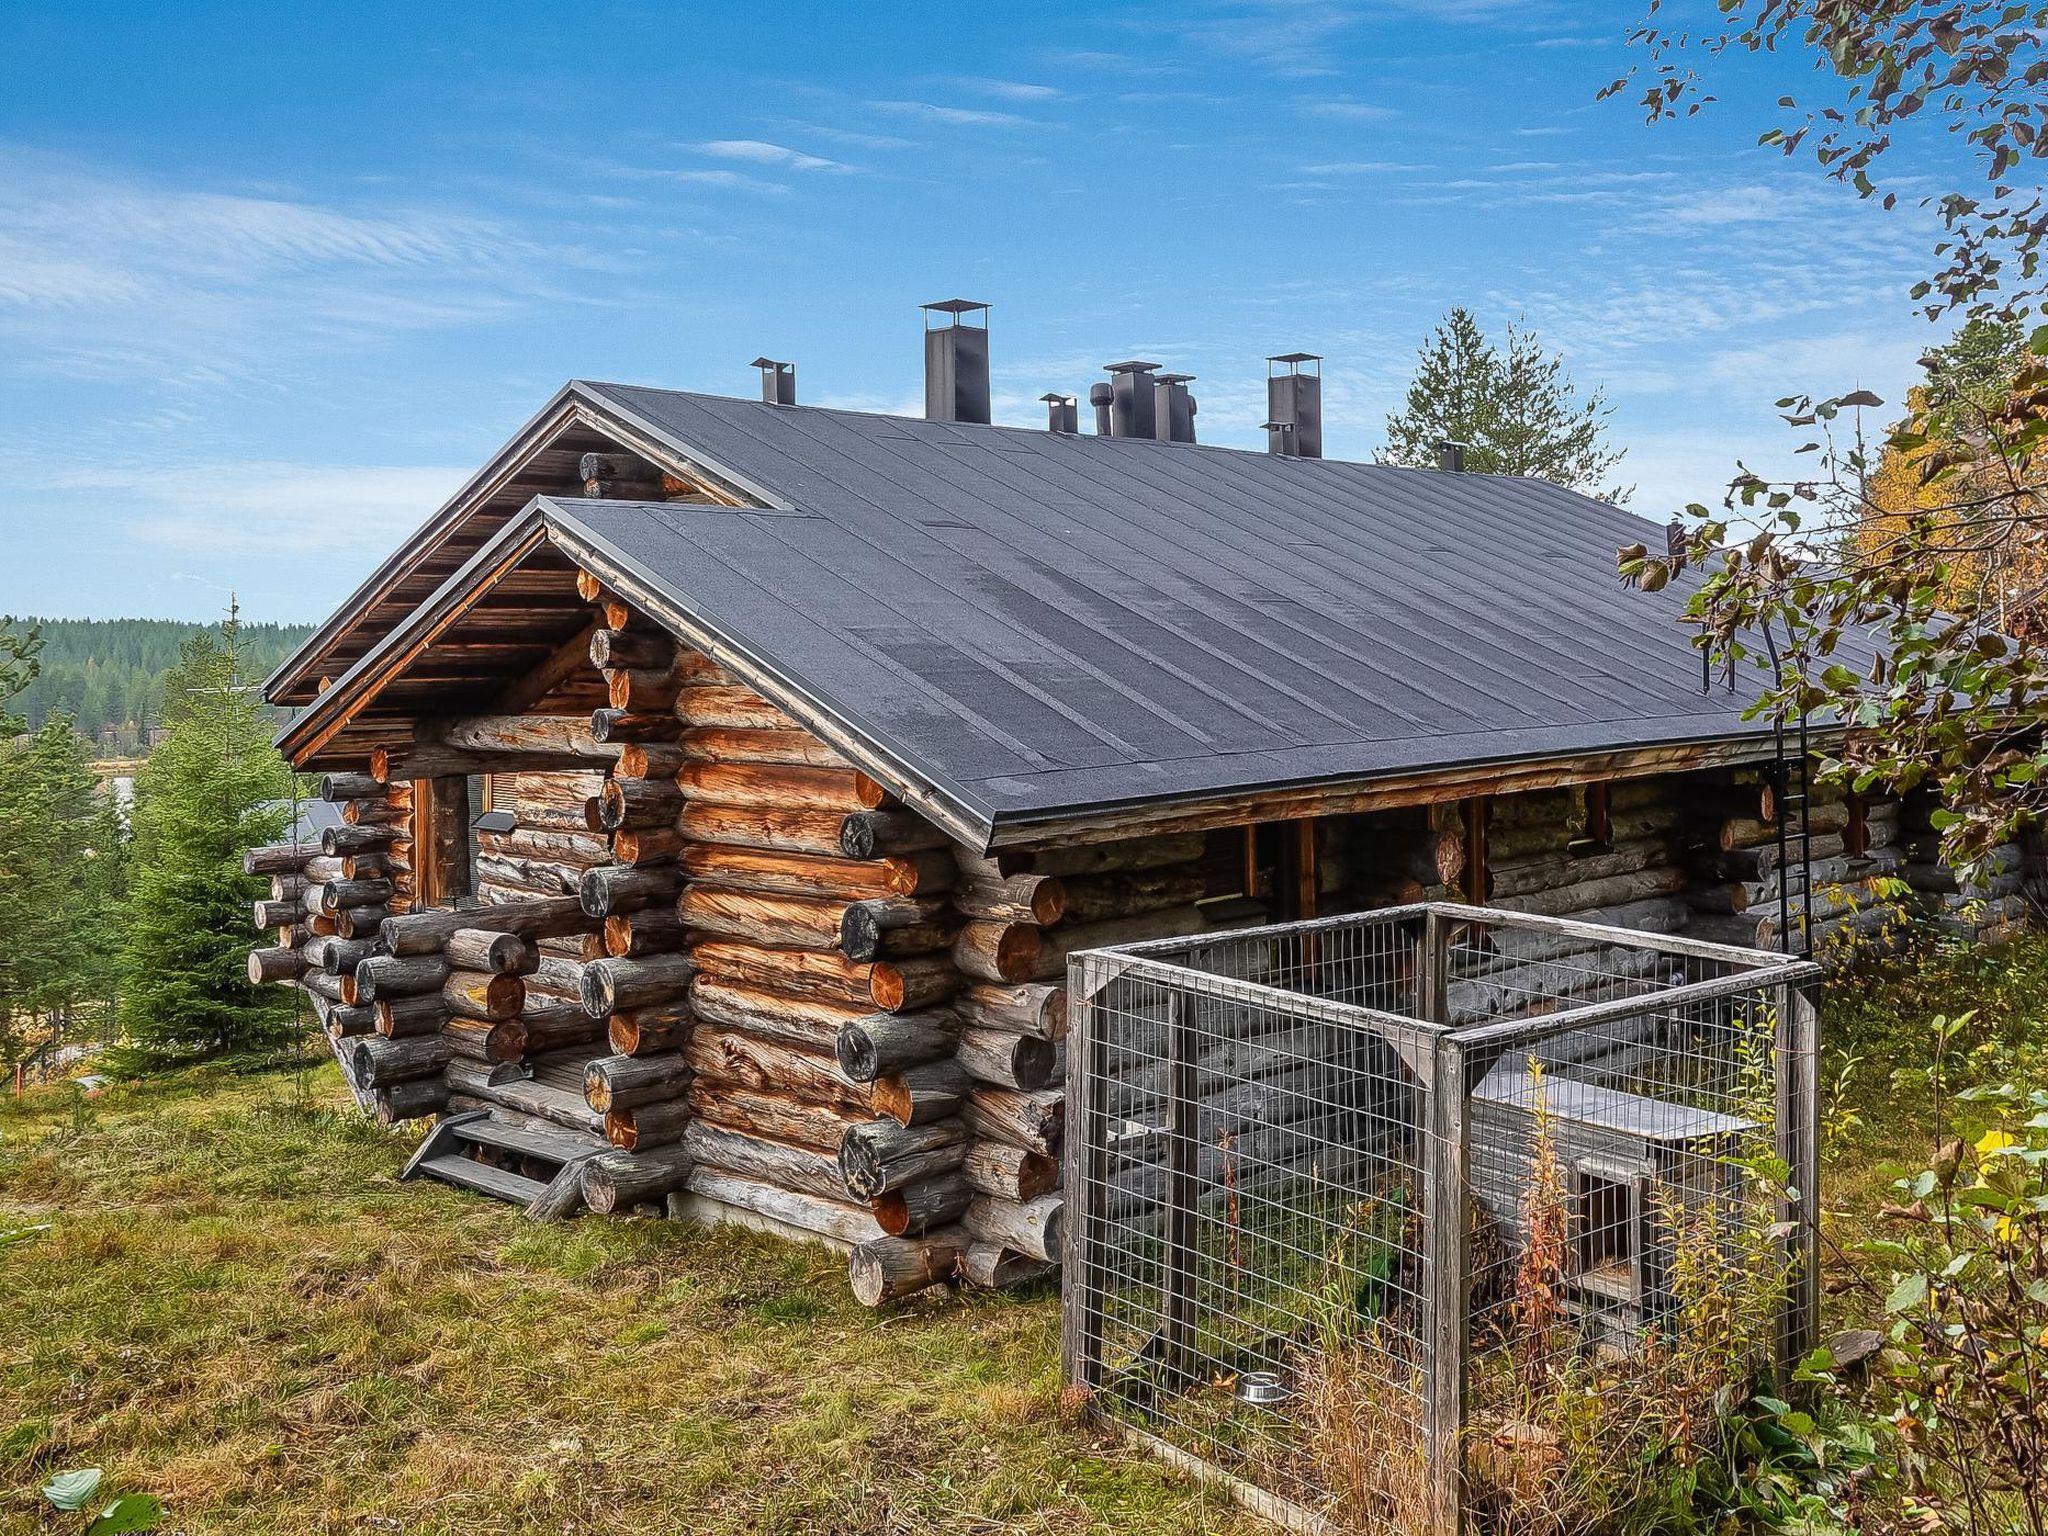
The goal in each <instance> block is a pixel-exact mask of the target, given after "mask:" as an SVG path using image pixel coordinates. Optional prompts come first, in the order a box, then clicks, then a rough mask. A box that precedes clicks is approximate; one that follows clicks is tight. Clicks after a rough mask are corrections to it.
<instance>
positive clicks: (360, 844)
mask: <svg viewBox="0 0 2048 1536" xmlns="http://www.w3.org/2000/svg"><path fill="white" fill-rule="evenodd" d="M391 842H392V832H391V829H390V828H389V827H351V826H348V825H347V824H345V823H344V824H343V825H341V826H338V827H327V828H324V829H323V830H322V831H321V833H320V851H321V852H322V853H324V854H327V855H328V856H329V857H330V858H331V857H333V856H334V855H336V854H343V853H367V852H372V851H375V850H377V849H380V848H388V847H390V846H391Z"/></svg>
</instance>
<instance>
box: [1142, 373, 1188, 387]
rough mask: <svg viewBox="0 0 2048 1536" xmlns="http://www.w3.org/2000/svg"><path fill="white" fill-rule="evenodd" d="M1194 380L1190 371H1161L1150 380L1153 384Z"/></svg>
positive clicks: (1181, 382) (1186, 382) (1185, 382)
mask: <svg viewBox="0 0 2048 1536" xmlns="http://www.w3.org/2000/svg"><path fill="white" fill-rule="evenodd" d="M1194 381H1195V376H1194V375H1193V374H1192V373H1162V374H1159V375H1158V376H1156V377H1155V378H1154V379H1153V381H1152V382H1153V383H1155V384H1192V383H1194Z"/></svg>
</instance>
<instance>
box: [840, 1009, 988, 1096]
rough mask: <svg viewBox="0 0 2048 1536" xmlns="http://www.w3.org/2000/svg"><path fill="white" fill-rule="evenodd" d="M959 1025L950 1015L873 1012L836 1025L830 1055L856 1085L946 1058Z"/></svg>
mask: <svg viewBox="0 0 2048 1536" xmlns="http://www.w3.org/2000/svg"><path fill="white" fill-rule="evenodd" d="M959 1040H960V1026H959V1024H958V1022H957V1021H956V1020H955V1019H954V1018H953V1016H952V1015H951V1014H950V1013H946V1012H943V1011H941V1012H925V1013H877V1014H870V1015H869V1016H868V1017H866V1018H863V1019H855V1020H850V1021H849V1022H847V1023H845V1024H842V1025H840V1027H839V1033H838V1036H837V1037H836V1039H835V1041H834V1046H833V1049H834V1052H835V1054H836V1056H837V1057H838V1061H839V1067H840V1070H841V1071H843V1072H844V1073H845V1074H846V1075H847V1076H848V1077H850V1078H852V1079H853V1080H854V1081H855V1082H857V1083H872V1082H873V1081H874V1080H875V1079H876V1078H878V1077H881V1076H883V1075H884V1074H885V1073H890V1072H900V1071H902V1070H904V1069H905V1068H908V1067H914V1066H917V1065H919V1064H921V1063H923V1062H927V1061H936V1060H939V1059H941V1058H944V1057H949V1056H951V1055H952V1054H953V1053H954V1050H955V1049H956V1048H957V1047H958V1045H959Z"/></svg>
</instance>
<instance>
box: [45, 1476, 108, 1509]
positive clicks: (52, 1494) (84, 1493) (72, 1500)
mask: <svg viewBox="0 0 2048 1536" xmlns="http://www.w3.org/2000/svg"><path fill="white" fill-rule="evenodd" d="M99 1491H100V1469H99V1468H98V1467H80V1468H79V1469H78V1470H77V1471H75V1472H59V1473H58V1474H57V1475H56V1476H55V1477H53V1478H51V1479H50V1480H49V1481H48V1482H47V1483H45V1484H43V1497H44V1498H46V1499H48V1500H49V1501H50V1502H51V1503H52V1504H54V1505H56V1506H57V1508H59V1509H83V1508H85V1506H86V1505H88V1504H90V1503H91V1502H92V1496H93V1495H94V1494H96V1493H98V1492H99Z"/></svg>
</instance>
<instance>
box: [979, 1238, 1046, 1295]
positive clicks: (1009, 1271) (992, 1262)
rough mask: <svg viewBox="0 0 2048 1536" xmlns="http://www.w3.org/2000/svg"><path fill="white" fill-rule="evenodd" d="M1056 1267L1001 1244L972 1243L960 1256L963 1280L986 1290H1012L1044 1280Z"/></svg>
mask: <svg viewBox="0 0 2048 1536" xmlns="http://www.w3.org/2000/svg"><path fill="white" fill-rule="evenodd" d="M1055 1267H1056V1266H1054V1265H1052V1264H1048V1263H1047V1262H1046V1261H1045V1260H1044V1259H1034V1258H1032V1257H1031V1256H1030V1255H1028V1254H1022V1253H1013V1252H1012V1251H1011V1250H1009V1249H1008V1248H1005V1247H1004V1246H1003V1245H1002V1244H1001V1243H969V1244H968V1245H967V1251H966V1252H965V1253H963V1254H961V1255H960V1281H961V1283H962V1284H963V1285H973V1286H979V1287H980V1288H981V1289H983V1290H989V1291H1000V1290H1008V1289H1009V1288H1010V1287H1012V1286H1018V1285H1028V1284H1029V1283H1030V1282H1032V1281H1034V1280H1042V1279H1044V1278H1045V1277H1046V1276H1047V1275H1049V1274H1051V1273H1052V1272H1053V1270H1054V1268H1055Z"/></svg>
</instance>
